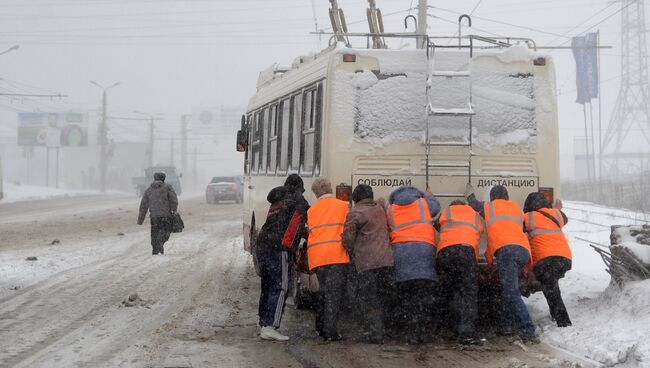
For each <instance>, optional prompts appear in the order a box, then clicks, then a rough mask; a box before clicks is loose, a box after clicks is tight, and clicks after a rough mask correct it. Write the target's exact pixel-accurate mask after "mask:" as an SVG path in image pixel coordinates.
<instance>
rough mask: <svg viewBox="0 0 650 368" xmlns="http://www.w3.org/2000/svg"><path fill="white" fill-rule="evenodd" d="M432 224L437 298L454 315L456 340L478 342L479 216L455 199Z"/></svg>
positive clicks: (479, 340) (465, 342)
mask: <svg viewBox="0 0 650 368" xmlns="http://www.w3.org/2000/svg"><path fill="white" fill-rule="evenodd" d="M435 226H436V229H438V231H439V232H440V240H439V242H438V252H437V254H436V268H437V269H438V274H439V275H440V289H441V299H442V301H443V302H445V303H446V304H447V306H448V308H449V310H450V311H451V312H454V313H455V315H457V316H458V318H457V323H456V332H457V334H458V342H459V343H461V344H463V345H482V343H483V339H480V338H478V337H477V336H476V320H477V319H478V264H477V259H478V243H479V240H480V238H481V234H482V233H483V219H482V218H481V216H480V215H479V214H478V213H477V212H476V211H474V209H473V208H472V207H471V206H469V205H468V204H466V203H465V202H464V201H462V200H455V201H453V202H451V204H450V205H449V207H447V208H445V209H444V210H443V211H442V212H441V214H440V218H439V219H438V221H436V223H435ZM453 301H457V302H453Z"/></svg>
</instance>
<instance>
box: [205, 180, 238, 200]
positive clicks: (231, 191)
mask: <svg viewBox="0 0 650 368" xmlns="http://www.w3.org/2000/svg"><path fill="white" fill-rule="evenodd" d="M243 185H244V184H243V181H242V180H241V178H240V177H237V176H215V177H214V178H212V180H210V184H208V186H207V187H205V201H206V202H208V203H210V204H214V203H219V201H235V202H236V203H242V199H243V192H244V191H243V189H242V187H243Z"/></svg>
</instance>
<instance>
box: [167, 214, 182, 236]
mask: <svg viewBox="0 0 650 368" xmlns="http://www.w3.org/2000/svg"><path fill="white" fill-rule="evenodd" d="M169 228H170V229H169V230H170V231H171V232H172V233H180V232H182V231H183V229H184V228H185V223H184V222H183V219H182V218H181V214H180V213H178V212H174V214H172V220H171V222H170V224H169Z"/></svg>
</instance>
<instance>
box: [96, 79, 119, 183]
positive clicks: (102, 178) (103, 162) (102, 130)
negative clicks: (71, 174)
mask: <svg viewBox="0 0 650 368" xmlns="http://www.w3.org/2000/svg"><path fill="white" fill-rule="evenodd" d="M90 83H91V84H94V85H95V86H97V87H99V88H101V89H102V91H103V94H102V124H101V125H100V127H99V132H98V134H99V146H100V148H101V149H100V151H99V190H100V191H101V192H102V193H103V192H105V191H106V169H107V168H108V157H106V156H107V154H106V143H107V137H106V136H107V135H108V129H107V127H106V91H108V90H109V89H111V88H113V87H117V86H119V85H120V82H115V83H113V84H111V85H110V86H108V87H104V86H102V85H101V84H99V83H97V82H95V81H90Z"/></svg>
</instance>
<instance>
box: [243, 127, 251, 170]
mask: <svg viewBox="0 0 650 368" xmlns="http://www.w3.org/2000/svg"><path fill="white" fill-rule="evenodd" d="M251 121H252V115H251V114H248V116H246V126H245V128H246V131H247V132H248V142H247V143H248V147H253V137H252V135H253V134H252V130H253V125H252V124H251ZM250 159H251V153H250V150H249V149H247V150H246V151H245V152H244V174H246V175H250V171H251V167H250Z"/></svg>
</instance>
